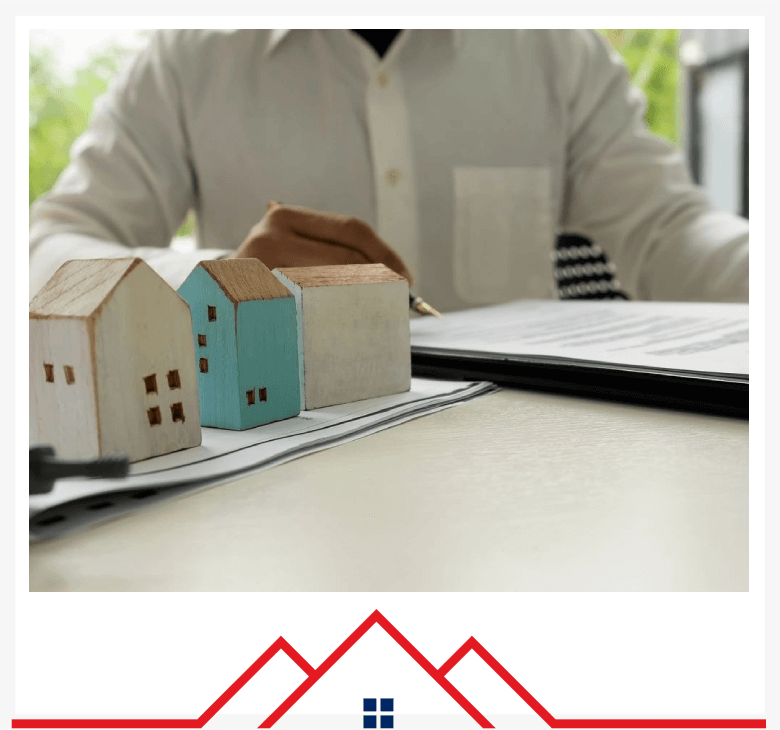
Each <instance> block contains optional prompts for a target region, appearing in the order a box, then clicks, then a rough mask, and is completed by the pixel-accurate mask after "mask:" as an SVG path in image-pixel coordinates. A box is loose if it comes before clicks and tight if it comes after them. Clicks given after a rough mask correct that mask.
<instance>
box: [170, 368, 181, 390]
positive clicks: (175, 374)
mask: <svg viewBox="0 0 780 730" xmlns="http://www.w3.org/2000/svg"><path fill="white" fill-rule="evenodd" d="M168 387H169V388H170V389H171V390H174V389H176V388H181V378H180V377H179V371H178V370H171V371H170V372H169V373H168Z"/></svg>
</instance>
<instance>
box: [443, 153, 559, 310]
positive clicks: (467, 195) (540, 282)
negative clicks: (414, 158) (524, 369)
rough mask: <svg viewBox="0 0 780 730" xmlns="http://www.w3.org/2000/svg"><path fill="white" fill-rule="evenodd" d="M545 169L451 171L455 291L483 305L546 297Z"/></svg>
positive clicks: (548, 217) (550, 236)
mask: <svg viewBox="0 0 780 730" xmlns="http://www.w3.org/2000/svg"><path fill="white" fill-rule="evenodd" d="M550 175H551V172H550V168H549V167H456V168H454V184H455V221H454V229H453V230H454V241H453V245H454V257H453V259H454V261H453V264H454V278H455V289H456V291H457V292H458V294H459V295H460V296H461V297H462V298H463V299H464V300H465V301H467V302H471V303H474V304H489V303H493V302H499V301H506V300H508V299H513V298H514V299H517V298H521V297H524V298H549V297H550V296H551V295H552V286H551V284H552V274H551V262H550V252H551V250H552V247H553V244H554V235H555V230H554V222H553V216H552V203H551V199H550V195H551V192H550Z"/></svg>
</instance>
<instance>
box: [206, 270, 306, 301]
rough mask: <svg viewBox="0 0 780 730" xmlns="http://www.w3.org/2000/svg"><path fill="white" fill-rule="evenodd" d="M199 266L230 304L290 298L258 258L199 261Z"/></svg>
mask: <svg viewBox="0 0 780 730" xmlns="http://www.w3.org/2000/svg"><path fill="white" fill-rule="evenodd" d="M198 265H199V266H202V267H203V268H204V269H205V270H206V271H207V272H208V274H209V276H211V278H212V279H214V281H216V282H217V284H219V288H220V289H222V291H223V292H225V296H227V298H228V299H230V301H232V302H233V303H238V302H247V301H255V300H256V299H278V298H279V297H291V296H292V294H291V293H290V290H289V289H288V288H287V287H286V286H284V284H282V283H281V282H280V281H279V280H278V279H277V278H276V277H275V276H274V275H273V274H272V273H271V270H270V269H269V268H268V267H267V266H266V265H265V264H264V263H262V261H259V260H258V259H224V260H221V261H201V262H200V264H198Z"/></svg>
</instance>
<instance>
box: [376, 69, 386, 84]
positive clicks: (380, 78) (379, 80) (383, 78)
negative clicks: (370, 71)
mask: <svg viewBox="0 0 780 730" xmlns="http://www.w3.org/2000/svg"><path fill="white" fill-rule="evenodd" d="M376 81H377V83H378V84H379V85H380V86H387V74H386V73H384V72H382V73H381V74H379V76H377V77H376Z"/></svg>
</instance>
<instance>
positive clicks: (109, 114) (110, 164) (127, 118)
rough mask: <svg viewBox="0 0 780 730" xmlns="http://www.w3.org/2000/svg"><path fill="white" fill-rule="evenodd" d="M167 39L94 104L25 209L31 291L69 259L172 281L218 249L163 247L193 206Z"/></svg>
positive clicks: (154, 43) (155, 43)
mask: <svg viewBox="0 0 780 730" xmlns="http://www.w3.org/2000/svg"><path fill="white" fill-rule="evenodd" d="M173 43H174V36H173V35H171V34H167V33H165V32H163V33H157V34H155V35H154V36H153V38H152V40H151V43H150V45H149V47H148V48H147V49H146V50H145V51H144V52H143V53H141V54H140V55H139V56H138V57H137V58H136V59H135V60H134V61H133V63H132V64H131V65H130V67H129V68H128V69H127V70H126V71H125V72H124V73H122V74H121V75H120V76H119V77H118V78H117V79H116V80H115V82H114V83H113V84H112V87H111V89H110V91H109V92H108V93H107V94H106V95H105V96H104V97H102V98H100V99H98V100H97V102H96V104H95V110H94V114H93V118H92V122H91V124H90V126H89V129H88V130H87V131H86V132H85V133H84V134H83V135H82V136H81V137H80V138H79V139H78V140H77V141H76V143H75V144H74V146H73V149H72V150H71V163H70V165H69V166H68V167H67V168H66V169H65V171H64V172H63V173H62V175H61V176H60V178H59V180H58V181H57V184H56V185H55V186H54V188H53V189H52V191H51V192H49V193H48V194H46V195H44V196H43V197H42V198H40V199H39V200H38V201H36V202H35V203H34V205H33V206H32V209H31V212H30V295H31V296H33V295H34V294H35V293H36V292H37V291H38V289H39V288H40V287H41V286H43V284H45V283H46V281H47V280H48V279H49V277H50V276H51V275H52V274H53V273H54V271H56V270H57V268H59V266H60V265H61V264H62V263H64V262H65V261H67V260H69V259H73V258H118V257H125V256H140V257H141V258H144V259H145V260H147V261H148V262H149V263H150V265H151V266H152V267H153V268H155V269H156V270H157V271H158V273H160V274H161V275H162V276H163V278H166V279H167V280H168V281H169V282H170V283H172V284H174V285H176V284H178V283H179V282H180V281H182V280H183V279H184V277H185V276H186V275H187V273H189V271H190V270H191V269H192V267H193V266H195V264H196V263H197V262H198V261H200V260H202V259H208V258H215V257H216V256H218V255H222V254H223V253H225V252H222V251H216V250H213V251H209V250H202V249H201V250H198V251H196V252H194V253H193V254H183V253H181V252H179V251H176V250H173V249H171V248H169V243H170V241H171V239H172V237H173V236H174V235H175V233H176V230H177V229H178V227H179V226H180V225H181V222H182V220H183V219H184V217H185V215H186V213H187V211H188V210H189V209H190V208H192V207H193V206H194V202H195V189H196V187H195V185H196V182H195V172H194V170H193V169H192V165H191V160H190V156H189V150H188V144H187V134H186V120H185V119H184V116H183V113H182V105H181V97H180V88H179V86H178V83H177V79H176V76H175V74H174V73H173V71H172V69H171V65H170V58H171V56H172V55H174V54H175V52H176V49H175V47H173V45H172V44H173Z"/></svg>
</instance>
